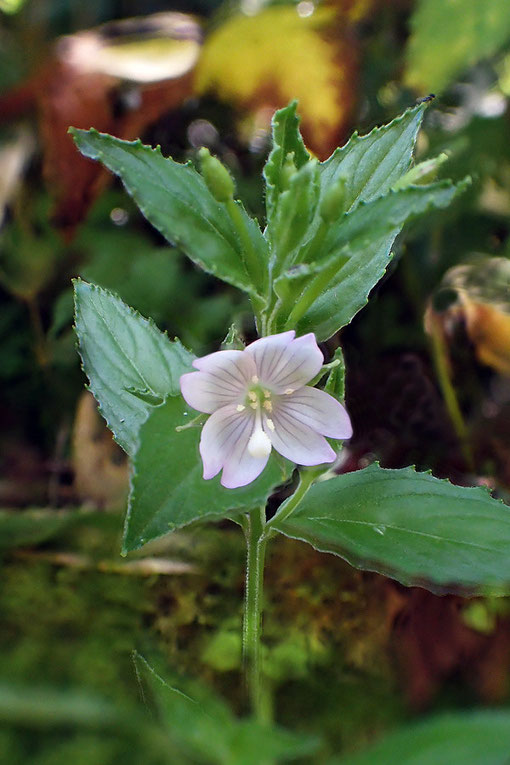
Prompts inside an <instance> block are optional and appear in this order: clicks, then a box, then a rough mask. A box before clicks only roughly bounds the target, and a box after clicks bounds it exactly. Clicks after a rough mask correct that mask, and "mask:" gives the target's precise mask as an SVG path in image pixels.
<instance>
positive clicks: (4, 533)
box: [0, 509, 77, 550]
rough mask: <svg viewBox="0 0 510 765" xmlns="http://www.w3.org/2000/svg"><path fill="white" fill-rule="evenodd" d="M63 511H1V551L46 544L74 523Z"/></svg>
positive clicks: (68, 514) (74, 516)
mask: <svg viewBox="0 0 510 765" xmlns="http://www.w3.org/2000/svg"><path fill="white" fill-rule="evenodd" d="M76 515H77V513H69V512H66V511H62V510H42V509H41V510H39V509H38V510H0V550H2V549H8V548H10V547H28V546H32V545H38V544H40V543H41V542H46V541H47V540H48V539H51V538H52V537H54V536H56V535H57V534H59V533H60V532H61V531H62V530H64V529H65V528H67V527H68V526H69V525H72V524H73V523H74V520H75V518H76Z"/></svg>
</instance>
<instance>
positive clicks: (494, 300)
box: [443, 257, 510, 376]
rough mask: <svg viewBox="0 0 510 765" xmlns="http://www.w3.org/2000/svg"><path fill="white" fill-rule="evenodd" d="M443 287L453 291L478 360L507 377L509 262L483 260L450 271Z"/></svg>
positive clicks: (509, 355) (509, 371)
mask: <svg viewBox="0 0 510 765" xmlns="http://www.w3.org/2000/svg"><path fill="white" fill-rule="evenodd" d="M443 287H446V288H451V289H453V290H454V291H455V292H456V294H457V298H458V301H459V302H458V304H457V306H456V307H454V308H453V309H452V311H453V312H457V313H459V312H460V313H461V314H462V315H463V318H464V321H465V326H466V330H467V333H468V336H469V338H470V340H471V342H472V343H473V345H474V348H475V353H476V356H477V358H478V360H479V361H481V362H482V363H483V364H487V365H488V366H490V367H492V368H493V369H495V370H497V371H498V372H500V373H501V374H503V375H506V376H510V301H509V294H510V261H508V260H507V259H506V258H490V257H483V258H480V259H479V260H478V261H477V262H475V263H473V264H469V265H461V266H456V267H455V268H452V269H450V271H448V272H447V274H446V275H445V278H444V279H443Z"/></svg>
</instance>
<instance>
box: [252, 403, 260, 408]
mask: <svg viewBox="0 0 510 765" xmlns="http://www.w3.org/2000/svg"><path fill="white" fill-rule="evenodd" d="M250 406H251V408H252V409H258V408H259V405H258V404H256V403H253V404H250Z"/></svg>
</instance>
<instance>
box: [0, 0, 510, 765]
mask: <svg viewBox="0 0 510 765" xmlns="http://www.w3.org/2000/svg"><path fill="white" fill-rule="evenodd" d="M0 23H1V27H0V421H1V422H2V431H1V435H0V471H1V473H0V508H1V510H0V554H1V557H2V578H1V585H0V612H1V613H2V626H1V628H0V650H1V652H2V657H3V660H2V666H1V669H0V750H1V751H2V752H3V756H4V757H5V761H6V762H9V763H11V765H17V764H18V763H25V762H28V761H30V762H31V763H37V765H43V763H44V764H48V765H49V764H50V763H51V765H59V764H60V763H67V762H69V761H71V760H72V761H73V762H75V763H79V764H81V763H83V765H89V763H99V762H100V763H102V764H104V765H108V763H112V765H113V763H117V762H119V761H122V762H125V763H126V764H128V763H131V762H133V763H138V762H140V761H141V758H142V756H143V761H144V762H146V763H148V764H149V763H152V762H154V763H162V762H176V761H179V762H187V761H188V759H186V758H188V757H189V758H190V759H189V761H190V762H196V761H198V762H202V761H208V760H207V758H205V759H204V758H203V756H202V755H197V754H196V752H195V753H194V754H192V755H190V754H189V751H188V750H187V749H186V747H185V746H184V749H179V747H180V746H181V745H182V742H179V741H173V743H172V746H174V747H176V748H175V750H173V751H175V752H179V754H178V755H177V757H178V760H176V759H174V760H172V759H171V757H170V759H168V756H169V755H168V741H169V740H171V735H170V734H169V733H168V731H167V730H166V728H165V726H164V725H163V726H161V724H160V721H158V719H157V717H154V716H151V715H150V714H149V712H148V711H146V709H145V707H144V705H143V704H142V702H141V700H140V683H139V682H138V680H137V677H138V678H139V671H138V670H137V669H136V661H135V662H133V658H132V651H133V649H138V650H141V651H142V652H143V653H146V655H148V656H154V657H156V660H158V659H159V662H160V667H159V670H160V673H161V675H162V676H163V677H164V676H165V667H167V668H168V667H170V666H173V667H178V668H179V670H181V671H182V672H183V673H188V674H189V675H192V676H197V675H198V676H199V677H200V678H201V679H202V680H204V681H205V682H206V683H207V684H209V685H210V686H214V687H216V688H217V689H218V690H219V691H220V692H221V693H222V694H224V695H225V696H226V697H227V698H228V699H229V702H230V703H232V705H233V707H234V709H235V710H236V711H238V712H242V711H243V708H244V707H243V704H244V702H243V694H242V688H241V687H240V683H239V652H240V646H239V624H240V607H241V606H240V603H241V593H242V584H243V583H242V566H243V550H242V540H241V539H240V538H239V535H238V534H237V533H236V532H235V531H233V530H230V529H228V528H226V527H225V528H220V529H216V528H210V529H207V530H201V531H200V532H199V531H190V532H187V533H182V534H179V535H176V537H175V538H173V537H172V538H169V539H168V540H165V541H164V543H161V544H159V545H157V546H156V547H155V548H154V549H150V550H147V551H146V550H144V551H142V555H141V556H140V555H138V556H133V558H132V559H131V558H128V559H127V561H122V560H121V559H120V558H119V556H118V551H119V541H118V535H119V528H120V525H121V519H120V515H119V513H120V511H121V510H122V504H123V498H124V496H125V491H126V485H127V480H128V467H127V465H126V461H125V458H124V455H123V453H122V452H121V451H120V449H119V448H118V447H117V446H116V445H115V444H114V442H113V441H112V439H111V437H110V435H109V433H108V431H107V430H106V429H105V427H104V425H103V423H102V420H101V419H100V417H99V416H98V414H97V412H96V410H95V405H94V403H93V400H92V399H91V397H90V395H89V394H86V393H83V383H84V377H83V374H82V372H81V370H80V368H79V361H78V357H77V354H76V352H75V347H74V345H75V342H74V337H73V331H72V310H73V307H72V299H71V291H70V279H71V278H72V277H74V276H77V275H80V276H83V277H84V278H85V279H88V280H91V281H94V282H97V283H98V284H101V285H103V286H105V287H108V288H112V289H114V290H116V291H117V292H118V293H119V294H120V296H121V297H122V298H123V299H124V300H125V301H126V302H128V303H129V304H130V305H133V306H134V307H135V308H137V309H138V310H139V311H140V312H141V313H143V314H144V315H150V316H152V317H154V319H155V321H156V322H157V324H158V326H159V327H160V328H162V329H165V330H167V331H168V333H169V335H170V336H173V335H178V336H179V337H180V338H181V339H182V341H183V342H184V343H185V344H186V345H188V346H189V347H190V348H192V349H193V351H194V352H196V353H197V354H203V353H205V352H208V351H210V350H213V349H216V348H217V347H218V346H219V344H220V343H221V341H222V339H223V337H224V335H225V333H226V330H227V327H228V325H229V324H230V322H231V320H232V317H234V320H235V323H236V325H237V326H238V328H239V330H240V331H241V332H243V333H244V334H245V336H246V337H247V338H248V339H250V338H251V337H253V332H254V328H253V326H252V325H251V323H250V314H249V309H248V306H247V304H246V303H245V301H244V299H243V297H242V296H240V295H239V294H238V293H236V292H235V290H233V289H230V288H229V287H227V286H226V285H223V284H220V283H219V282H215V281H214V280H213V279H211V278H209V277H207V276H205V275H204V274H202V273H201V272H199V271H197V270H196V269H195V268H194V267H193V266H192V265H191V264H190V263H189V262H188V261H186V260H184V259H183V257H182V256H181V255H180V254H179V252H178V251H177V250H175V249H174V248H171V247H169V245H168V244H167V243H165V242H164V241H163V240H162V238H161V237H160V236H159V234H158V233H157V232H156V231H154V230H153V229H152V228H151V227H150V226H149V225H148V224H147V223H146V222H145V221H144V219H143V217H142V216H141V214H140V213H139V211H138V210H137V209H136V207H135V206H134V205H133V203H132V202H131V201H130V199H129V198H128V197H127V195H126V194H125V193H124V192H123V191H122V189H121V187H120V186H119V184H118V183H116V182H113V180H112V179H111V178H110V177H109V176H108V175H107V173H106V171H104V170H103V169H102V168H101V167H100V166H99V165H97V164H95V163H92V162H90V161H88V160H86V159H84V158H83V157H81V156H80V155H79V154H78V153H77V151H76V150H75V148H74V146H73V144H72V142H71V140H70V138H69V136H68V135H67V128H68V126H69V125H75V126H77V127H83V128H88V127H90V126H94V127H96V128H97V129H99V130H103V131H106V132H111V133H113V134H115V135H118V136H120V137H122V138H126V139H132V138H135V137H137V136H141V137H142V138H143V140H144V141H145V142H147V143H151V144H157V143H159V144H161V146H162V148H163V151H164V152H165V153H167V154H169V155H171V156H173V157H174V158H175V159H177V160H179V161H184V160H186V159H190V158H191V159H192V160H193V158H194V156H195V153H196V149H197V148H198V147H200V146H202V145H205V146H208V147H209V148H210V150H211V151H212V152H213V153H215V154H217V155H218V156H219V157H220V158H221V159H222V160H223V161H224V162H225V163H226V164H227V165H228V166H229V168H230V169H231V171H232V173H233V174H234V176H235V178H236V182H237V187H238V192H239V196H240V197H241V198H242V199H243V200H244V202H245V203H246V205H247V207H248V208H249V209H250V210H251V212H252V213H253V214H254V215H255V216H257V217H258V218H259V220H260V221H262V220H263V199H262V184H261V175H260V172H261V168H262V165H263V163H264V160H265V156H266V154H267V150H268V131H269V122H270V117H271V114H272V112H273V110H274V109H276V108H278V107H281V106H282V105H284V104H286V103H287V102H288V101H289V100H290V99H292V98H298V99H299V109H300V113H301V115H302V128H303V134H304V137H305V140H306V142H307V145H308V146H309V148H310V149H311V150H312V151H313V152H314V153H315V154H316V155H317V156H318V157H319V158H320V159H324V158H325V157H327V156H328V155H329V153H330V152H331V151H332V150H333V149H334V148H335V147H336V146H337V145H339V144H341V143H343V142H344V141H345V140H346V139H347V137H348V136H349V134H350V133H351V132H352V130H354V129H358V130H359V131H360V132H366V131H368V130H369V129H371V128H372V127H373V126H374V125H376V124H380V123H381V122H385V121H389V120H390V119H392V118H393V117H394V116H396V115H397V114H398V113H399V112H401V111H402V110H403V109H404V108H405V107H407V106H408V105H410V104H412V103H414V101H415V100H416V99H417V98H423V97H427V96H428V95H429V94H430V93H435V94H436V99H435V101H434V103H433V104H432V105H431V107H430V108H429V110H428V114H427V118H426V122H425V128H424V130H423V131H422V133H421V135H420V138H419V142H418V146H417V158H418V160H420V161H421V160H425V159H427V158H429V157H433V156H436V155H438V154H440V153H445V155H446V156H447V160H446V161H445V162H444V163H443V165H442V166H441V167H440V168H439V170H438V173H439V175H441V173H443V172H444V173H445V175H448V176H449V177H453V178H455V179H460V178H462V177H464V176H465V175H466V174H471V175H472V176H473V181H474V182H473V184H472V186H471V188H470V190H469V191H468V193H466V194H464V195H463V196H462V198H461V199H460V200H459V201H457V202H456V204H455V205H454V206H453V207H452V208H449V209H448V210H446V211H442V212H435V213H433V214H431V215H430V216H428V217H427V218H426V219H425V220H424V221H423V222H420V223H417V224H415V225H414V226H413V227H412V228H409V229H408V230H407V231H406V232H405V234H404V236H403V237H401V238H400V239H399V241H398V243H397V246H396V248H395V257H394V259H393V262H392V265H391V267H390V269H389V273H388V275H387V278H385V279H384V280H383V282H382V283H381V284H380V285H379V286H378V288H377V289H376V290H375V292H374V294H373V296H372V300H371V301H370V303H369V305H368V306H367V308H366V309H364V310H363V311H362V313H361V314H360V315H359V316H357V317H356V318H355V320H354V321H353V322H352V324H351V325H350V326H349V327H347V328H346V329H345V330H344V331H343V333H342V337H341V338H338V337H335V338H333V339H332V340H331V341H329V342H328V344H327V347H326V348H325V349H324V350H325V352H326V353H330V354H332V353H333V352H334V350H335V348H336V347H337V346H338V344H339V343H340V340H341V343H342V345H343V347H344V351H345V355H346V362H347V403H348V407H349V409H350V412H351V414H352V418H353V421H354V425H355V433H354V437H353V439H352V441H351V443H350V445H349V447H348V448H347V449H346V450H345V451H344V455H345V459H344V465H343V468H342V469H344V470H350V469H355V468H357V467H360V466H363V465H366V464H368V463H369V462H371V461H372V460H374V459H379V460H380V461H381V463H382V464H383V465H384V466H387V467H401V466H404V465H407V464H410V463H414V464H416V465H417V466H418V467H419V468H421V469H423V468H432V470H433V471H434V473H435V474H436V475H439V476H448V477H450V478H451V479H452V480H453V481H454V482H458V483H461V484H477V483H483V484H487V485H489V486H490V487H492V488H495V489H496V490H497V492H498V493H499V495H500V496H502V497H503V498H507V497H508V491H509V487H510V384H509V379H508V378H509V375H510V300H509V294H510V293H509V287H510V266H509V255H510V239H509V237H508V234H509V222H510V218H509V216H510V148H509V147H510V141H509V140H508V137H509V132H510V122H509V99H510V11H509V9H508V2H507V0H463V1H462V2H458V1H457V2H455V1H454V0H449V2H445V0H323V1H322V2H313V0H299V1H298V2H294V1H289V0H280V1H278V2H269V1H268V0H241V1H240V2H234V0H225V1H224V2H221V1H220V0H174V2H172V3H168V2H162V1H161V2H156V1H154V2H152V1H151V0H144V2H141V0H87V2H83V0H0ZM374 380H377V381H378V382H377V385H374ZM265 632H266V643H267V646H266V650H267V656H266V666H267V673H268V675H269V676H270V678H271V681H272V685H273V687H274V692H275V699H274V706H275V710H276V718H277V720H278V722H279V723H281V724H283V725H285V726H287V727H288V728H290V729H294V730H300V731H301V732H303V733H305V734H319V735H320V736H321V739H322V742H323V743H322V744H321V745H320V746H321V748H319V750H317V751H318V752H319V753H318V754H317V755H314V757H315V758H316V759H313V758H312V759H313V761H314V762H315V761H316V762H321V763H322V762H327V758H328V757H329V756H330V755H333V754H336V755H338V754H339V753H343V752H349V751H351V750H352V749H354V748H357V747H360V746H362V745H363V744H364V743H367V742H369V741H370V740H372V738H374V737H376V736H378V735H379V734H380V733H382V732H383V731H384V730H387V729H390V728H394V727H395V726H397V724H399V723H403V722H404V721H406V720H408V719H410V718H412V717H413V716H416V715H420V714H423V713H424V712H425V711H426V710H431V709H461V708H465V707H467V706H473V705H477V704H503V705H504V704H506V703H508V701H509V679H510V667H509V656H510V604H509V602H508V601H507V600H506V599H499V600H490V599H477V600H475V601H464V600H462V599H461V598H460V597H459V598H457V597H453V596H451V597H446V598H437V597H435V596H433V595H430V594H428V593H426V592H425V591H422V590H419V589H409V590H404V589H403V588H401V587H399V586H397V585H396V584H394V583H392V582H390V581H389V580H385V579H384V578H383V577H378V576H375V575H369V574H361V573H359V572H355V571H353V570H351V569H349V568H348V567H346V566H345V565H344V564H343V563H342V562H341V561H339V560H336V559H333V558H329V557H328V558H326V557H324V556H320V555H319V554H316V553H314V552H313V551H310V550H309V549H304V548H303V547H301V546H300V545H299V544H297V543H291V542H288V541H285V540H281V541H280V542H278V544H277V545H275V550H274V552H273V555H272V559H271V561H270V566H269V570H268V609H267V619H266V626H265ZM163 717H164V715H163ZM133 720H136V724H133ZM157 731H159V732H157ZM168 736H170V739H169V738H168ZM296 746H297V749H298V750H299V746H298V745H297V744H295V747H296ZM302 747H303V748H302V753H303V757H302V760H301V761H303V762H309V761H312V760H310V758H311V757H312V755H311V754H305V751H307V747H309V748H310V744H309V742H308V743H307V742H306V741H304V740H303V742H302ZM310 751H311V749H310ZM289 752H290V749H289ZM298 753H299V752H298ZM289 756H290V754H289ZM201 757H202V759H201ZM165 758H166V759H165Z"/></svg>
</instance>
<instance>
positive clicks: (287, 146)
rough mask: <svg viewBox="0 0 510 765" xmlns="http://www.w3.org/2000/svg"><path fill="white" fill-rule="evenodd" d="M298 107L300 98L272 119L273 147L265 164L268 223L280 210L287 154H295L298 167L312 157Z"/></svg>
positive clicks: (280, 110) (295, 162) (275, 114)
mask: <svg viewBox="0 0 510 765" xmlns="http://www.w3.org/2000/svg"><path fill="white" fill-rule="evenodd" d="M296 109H297V101H292V102H291V103H290V104H289V105H288V106H286V107H285V108H284V109H279V110H278V111H277V112H275V113H274V115H273V119H272V121H271V127H272V136H273V148H272V149H271V152H270V154H269V157H268V159H267V162H266V164H265V167H264V178H265V181H266V207H267V220H268V222H270V221H271V220H272V218H273V215H274V214H275V212H276V209H277V202H278V197H279V196H280V194H281V193H282V191H284V182H283V178H282V168H283V165H284V163H285V160H286V158H287V155H288V154H291V153H292V154H293V155H294V164H295V166H296V168H297V169H298V170H299V169H300V168H301V167H302V166H303V165H304V164H306V163H307V162H308V160H309V158H310V155H309V154H308V152H307V150H306V148H305V145H304V143H303V139H302V138H301V133H300V132H299V123H300V118H299V117H298V116H297V114H296Z"/></svg>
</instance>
